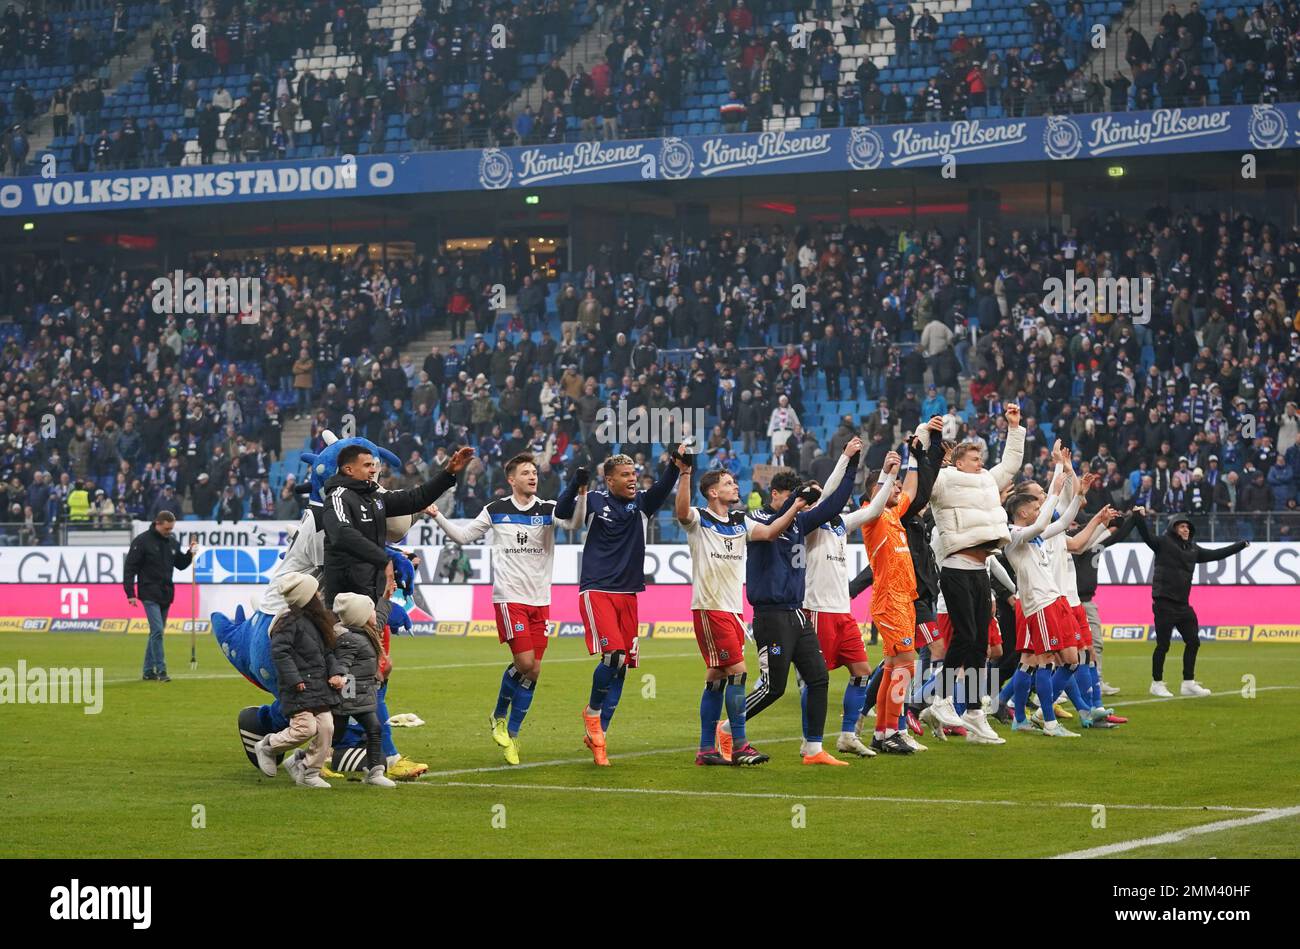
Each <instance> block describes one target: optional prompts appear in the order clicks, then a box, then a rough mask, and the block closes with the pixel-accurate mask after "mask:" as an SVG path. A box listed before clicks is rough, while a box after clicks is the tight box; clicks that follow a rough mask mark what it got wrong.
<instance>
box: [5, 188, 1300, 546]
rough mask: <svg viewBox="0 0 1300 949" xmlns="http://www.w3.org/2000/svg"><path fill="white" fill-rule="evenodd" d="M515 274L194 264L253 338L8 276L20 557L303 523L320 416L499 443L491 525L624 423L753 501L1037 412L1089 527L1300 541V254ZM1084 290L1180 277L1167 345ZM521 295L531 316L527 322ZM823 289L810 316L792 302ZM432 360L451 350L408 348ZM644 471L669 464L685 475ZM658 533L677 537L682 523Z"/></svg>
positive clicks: (1113, 222)
mask: <svg viewBox="0 0 1300 949" xmlns="http://www.w3.org/2000/svg"><path fill="white" fill-rule="evenodd" d="M509 250H510V249H509V248H508V247H507V246H506V245H505V243H504V242H503V241H498V242H496V243H495V244H494V245H493V246H492V247H489V248H488V250H487V251H486V252H485V253H483V254H481V255H477V256H476V255H472V254H464V253H461V252H454V253H451V254H444V255H439V256H437V257H436V258H416V259H413V260H411V261H409V262H402V261H399V262H390V263H388V264H384V263H383V262H381V261H378V260H374V259H371V258H370V257H369V256H367V255H366V253H365V252H364V251H361V252H358V253H357V254H356V255H354V256H353V257H351V258H347V259H344V258H341V257H340V258H337V259H333V260H327V259H324V258H322V257H320V256H319V255H317V256H303V255H295V254H289V253H285V254H281V255H273V256H264V257H262V258H257V259H252V258H250V259H247V260H245V261H242V262H238V261H234V262H232V261H227V262H225V263H221V262H219V261H213V260H212V259H211V258H210V257H208V258H205V259H204V261H202V262H199V261H196V262H194V264H193V266H192V271H193V272H194V273H195V274H198V275H202V276H215V275H218V274H221V275H224V276H248V275H256V276H261V277H262V278H263V285H264V286H265V287H266V291H265V292H264V295H263V314H262V319H261V321H260V323H257V324H252V325H246V324H244V323H242V322H240V320H239V319H237V318H236V317H234V316H216V315H207V316H198V317H184V316H182V317H176V316H170V315H167V314H156V313H155V312H154V310H153V308H152V307H151V306H150V305H149V294H148V292H147V286H146V281H147V280H149V279H152V278H151V276H148V275H145V276H143V277H141V276H137V275H132V274H128V273H125V272H121V271H118V270H116V269H112V268H106V267H95V266H86V265H69V264H65V263H43V264H41V265H39V266H35V267H28V266H19V265H18V264H16V263H8V264H4V265H3V267H2V269H3V271H4V273H3V278H4V279H3V283H2V286H0V313H8V314H12V318H13V322H12V323H5V324H0V334H3V336H4V343H3V349H2V350H0V400H2V401H3V410H2V411H0V415H2V418H0V479H2V480H3V484H2V485H0V500H2V501H3V503H4V505H5V507H4V509H5V510H6V511H7V512H8V520H9V522H10V523H9V524H8V525H7V526H6V528H5V531H6V536H7V537H8V538H9V542H13V541H14V540H16V539H20V538H21V539H26V540H44V541H46V542H48V541H49V540H50V539H51V538H52V537H53V536H54V534H55V532H56V531H57V529H58V528H59V527H60V525H63V524H66V523H68V522H69V520H71V521H73V522H81V523H92V522H95V521H96V519H99V520H110V519H111V517H110V515H109V514H108V511H109V510H110V508H109V505H110V504H111V505H112V508H111V510H112V511H113V512H114V513H115V515H116V516H118V517H120V516H121V514H122V513H123V512H125V513H126V514H129V515H132V516H139V515H141V514H145V513H148V512H150V511H151V510H156V509H158V508H159V507H163V506H179V505H180V503H181V502H180V501H179V500H178V497H183V498H184V502H185V508H184V509H185V511H186V512H187V513H194V514H197V515H202V516H212V515H213V514H214V513H215V515H216V516H219V517H221V518H223V519H226V520H232V519H238V518H247V517H271V516H280V517H283V516H286V515H289V516H292V515H293V513H294V512H296V511H297V510H298V504H299V503H300V501H299V499H298V498H297V497H296V496H295V495H294V494H293V492H292V490H288V491H286V490H284V487H285V484H286V483H287V479H288V476H289V475H290V474H292V473H294V472H296V471H297V452H298V451H300V450H302V449H304V448H305V447H306V444H294V445H282V444H281V443H280V433H281V431H282V430H283V427H284V424H285V420H286V419H288V418H289V417H290V415H291V414H293V415H308V416H310V417H311V419H312V423H313V424H312V429H311V436H310V438H311V440H310V441H309V442H308V443H309V444H313V445H314V446H315V447H320V444H321V443H320V441H319V438H320V432H321V431H322V430H323V429H324V428H326V427H329V426H334V427H337V426H338V425H339V424H340V421H341V419H342V417H343V416H344V415H345V414H351V415H353V416H354V418H355V420H356V425H357V431H358V433H361V434H365V435H367V436H368V437H371V438H372V439H374V440H376V441H379V442H382V443H385V444H388V445H392V446H395V447H396V451H397V454H398V455H399V457H402V458H406V459H409V460H410V464H409V465H407V466H406V467H405V469H404V470H403V471H402V472H397V473H394V477H395V478H396V479H397V481H398V482H399V483H406V482H407V481H409V480H411V479H414V478H416V477H420V476H423V474H424V473H425V472H426V471H427V470H428V467H429V466H431V465H437V464H439V463H440V462H441V460H442V459H444V458H445V457H446V450H447V448H448V447H451V446H454V445H455V444H457V443H461V442H464V441H468V442H470V443H471V444H474V445H475V446H476V447H477V449H478V452H479V456H480V459H481V460H480V461H479V462H477V463H476V466H478V467H477V468H476V470H475V471H474V478H473V479H469V478H467V479H466V480H465V482H464V483H463V485H462V488H461V489H460V492H459V495H458V498H457V501H456V505H455V510H456V512H457V513H458V514H460V515H462V516H472V515H473V514H474V513H476V512H477V510H478V509H479V507H481V505H482V504H483V503H485V501H487V500H490V499H491V498H492V497H493V496H494V495H497V494H499V493H501V492H502V491H504V481H503V477H502V471H501V464H502V463H503V461H504V460H505V459H507V458H509V457H510V456H511V455H512V454H514V453H515V452H517V451H519V450H522V449H525V448H528V449H531V450H533V451H535V452H536V453H538V454H539V455H541V456H542V457H543V458H544V459H545V460H546V462H547V464H546V467H547V471H545V472H544V479H543V481H544V484H543V490H544V492H545V491H547V490H550V489H553V488H554V487H555V482H556V481H557V480H558V478H559V477H560V475H561V473H562V472H563V470H564V469H566V468H570V467H571V466H573V465H583V464H590V463H591V462H592V461H593V459H599V458H600V457H602V456H603V455H604V453H605V452H606V451H607V450H608V446H607V445H604V444H597V443H596V442H595V438H594V431H593V430H594V427H595V424H596V420H597V413H598V412H599V410H600V409H601V408H602V407H604V406H611V407H613V406H616V405H617V403H618V402H619V401H620V400H626V403H627V407H628V409H629V410H631V411H633V412H634V413H635V412H637V411H638V410H639V409H640V408H642V407H644V408H647V409H652V408H669V407H678V408H690V409H700V410H702V411H703V413H704V415H705V419H706V424H705V430H704V431H701V432H700V433H699V434H700V436H701V440H702V441H703V442H704V447H705V448H706V449H707V451H708V453H707V454H706V455H704V456H703V458H702V465H701V467H708V466H725V467H727V468H729V469H731V470H733V471H735V472H737V473H738V474H739V475H740V477H741V479H742V481H743V482H744V483H745V484H749V483H751V482H753V481H754V480H755V476H756V474H758V473H759V467H758V466H762V465H767V464H784V465H789V466H791V467H794V468H796V469H798V470H799V471H801V472H802V473H804V474H805V475H820V476H822V477H824V476H825V470H826V468H827V466H828V465H829V464H831V463H832V462H833V459H834V456H835V455H836V453H837V452H838V450H839V448H840V446H841V445H842V444H843V442H844V441H845V440H846V439H847V438H848V437H849V435H850V433H851V432H852V431H855V430H859V431H863V432H865V433H866V436H867V439H868V447H867V462H868V467H873V466H877V465H879V463H880V461H881V459H882V458H883V456H884V453H885V452H886V451H887V450H888V449H889V448H891V447H894V446H896V445H897V443H898V440H899V439H900V437H901V436H902V434H903V433H904V432H906V431H908V430H910V429H911V428H912V427H913V426H914V425H916V424H917V423H918V422H919V421H920V420H923V419H926V418H929V417H931V416H932V415H936V414H937V415H943V416H945V422H946V426H947V431H946V435H947V436H948V437H950V438H954V439H956V438H970V439H975V440H978V441H981V442H982V443H983V444H984V445H985V446H986V447H987V451H988V456H989V458H990V459H996V458H997V457H999V456H1000V451H1001V443H1002V438H1003V431H1004V421H1003V420H1002V418H1001V409H1002V406H1003V405H1004V404H1005V403H1006V402H1007V401H1008V400H1011V399H1015V400H1017V401H1019V402H1020V403H1021V404H1022V406H1024V410H1025V415H1026V419H1027V425H1028V428H1029V438H1028V448H1027V455H1026V458H1027V459H1028V461H1027V465H1028V466H1031V467H1032V468H1033V469H1034V470H1035V471H1036V472H1038V473H1039V474H1041V472H1042V469H1043V468H1044V466H1046V464H1047V458H1048V451H1049V449H1050V447H1051V444H1052V441H1053V439H1054V438H1061V439H1062V440H1063V441H1064V442H1065V443H1066V444H1069V445H1071V446H1072V447H1073V448H1074V450H1075V452H1076V454H1077V455H1078V456H1079V457H1081V458H1082V459H1084V460H1085V461H1086V462H1087V463H1088V465H1089V466H1090V467H1091V468H1092V469H1094V470H1097V471H1099V472H1101V473H1102V474H1103V475H1105V481H1104V483H1103V484H1102V485H1101V486H1099V487H1098V488H1097V489H1096V491H1095V492H1094V496H1092V497H1090V498H1089V508H1093V507H1096V506H1099V505H1100V504H1103V503H1107V502H1110V503H1114V504H1116V505H1117V506H1120V507H1128V506H1131V505H1133V504H1137V503H1141V504H1144V505H1146V506H1149V507H1151V508H1152V509H1153V510H1156V511H1161V512H1166V513H1168V512H1172V511H1186V512H1189V513H1191V514H1193V515H1194V516H1196V517H1198V518H1201V519H1203V521H1204V520H1207V519H1208V521H1209V522H1208V524H1206V525H1204V526H1208V527H1209V528H1210V531H1211V532H1213V531H1216V530H1217V531H1218V533H1219V534H1221V535H1222V534H1225V533H1226V534H1228V536H1243V537H1249V536H1254V537H1257V538H1260V539H1262V538H1263V536H1264V535H1265V533H1267V534H1268V536H1270V537H1279V536H1294V535H1295V534H1296V533H1297V530H1298V529H1300V521H1298V520H1297V518H1300V511H1298V510H1297V500H1296V498H1297V489H1300V416H1298V415H1297V413H1296V404H1297V403H1300V370H1298V369H1297V366H1300V299H1297V282H1296V278H1297V267H1298V266H1300V232H1297V231H1295V230H1289V231H1288V230H1282V229H1280V228H1279V227H1278V226H1276V225H1275V224H1271V223H1267V222H1264V221H1258V220H1254V219H1251V218H1248V217H1241V216H1239V217H1236V218H1233V217H1230V216H1229V215H1227V214H1226V213H1223V214H1213V213H1204V214H1194V213H1191V212H1188V211H1183V212H1179V213H1174V212H1171V211H1169V210H1167V209H1161V208H1153V209H1152V210H1151V211H1150V212H1149V213H1148V214H1147V215H1146V216H1145V217H1143V218H1140V219H1139V218H1127V219H1126V218H1121V217H1119V216H1118V215H1110V216H1106V217H1098V218H1095V219H1090V220H1086V221H1083V222H1081V223H1080V224H1079V225H1078V227H1077V228H1076V229H1075V230H1073V231H1071V232H1070V233H1068V234H1064V235H1060V234H1048V233H1034V232H1022V231H1009V232H1004V233H1002V234H996V235H989V236H988V239H987V242H986V243H985V246H983V247H980V248H978V249H977V248H975V247H973V246H971V244H970V240H969V238H968V237H967V236H966V235H965V234H964V233H961V232H951V233H940V232H939V231H937V230H934V231H930V232H928V233H925V234H921V233H914V232H910V231H906V230H903V231H893V232H886V231H884V230H881V229H880V228H878V227H872V228H870V229H866V228H864V227H863V226H862V225H861V224H859V223H857V222H853V223H849V224H847V225H844V224H833V223H826V224H822V225H820V226H819V227H818V229H817V230H815V231H811V230H807V229H800V230H798V231H796V232H794V233H788V232H784V231H782V230H781V229H779V228H777V229H774V230H771V231H754V232H745V233H739V234H738V233H735V232H730V231H728V232H722V233H715V234H714V235H713V236H712V237H711V238H709V239H708V240H704V241H701V242H700V243H699V244H698V245H687V246H678V245H676V244H673V243H671V242H666V243H665V242H658V241H656V242H654V243H653V244H650V245H647V246H645V247H644V248H641V250H640V253H635V251H634V249H632V248H631V247H630V244H629V243H627V242H625V243H624V244H623V246H622V247H621V248H618V249H614V248H610V247H606V248H603V249H602V250H601V251H600V252H599V253H597V254H596V255H595V256H594V259H592V260H589V261H586V262H584V264H583V266H582V267H581V268H579V269H576V270H575V271H573V272H569V273H558V274H551V275H545V274H542V273H540V272H536V271H534V272H531V273H530V272H529V270H528V268H527V267H522V266H519V265H518V263H516V262H515V261H516V260H517V258H516V257H514V256H512V254H511V253H510V252H509ZM1067 270H1073V271H1074V272H1075V273H1076V274H1078V275H1081V276H1086V275H1106V274H1110V275H1120V276H1135V277H1136V276H1142V275H1148V274H1149V275H1152V276H1153V277H1154V278H1155V286H1156V290H1155V298H1154V305H1153V308H1152V319H1151V322H1150V323H1149V324H1142V323H1140V322H1139V323H1138V324H1136V325H1135V324H1134V323H1133V322H1132V320H1131V319H1130V318H1129V317H1128V316H1126V315H1124V314H1115V313H1108V312H1103V311H1097V312H1092V313H1085V314H1076V315H1071V314H1062V315H1058V316H1049V315H1048V314H1047V313H1046V312H1045V311H1044V310H1043V308H1042V305H1041V304H1042V291H1043V281H1044V280H1046V279H1047V278H1048V277H1053V276H1055V277H1061V276H1063V275H1064V274H1065V272H1066V271H1067ZM494 279H505V280H506V281H507V282H508V284H509V287H510V289H511V290H512V291H513V302H512V304H511V305H510V306H508V307H507V308H505V309H502V310H496V309H493V308H492V306H491V303H492V300H491V296H492V294H491V293H490V289H491V288H490V284H489V280H494ZM796 284H802V285H803V286H805V287H806V288H807V290H808V294H807V302H808V306H807V307H806V308H804V309H797V308H793V307H792V306H791V302H792V299H793V295H792V292H791V291H792V289H793V288H794V287H795V285H796ZM432 331H437V332H438V333H439V334H440V335H437V336H434V335H429V334H430V333H431V332H432ZM447 331H450V333H449V334H448V332H447ZM429 339H442V340H447V339H450V340H452V343H450V344H444V345H441V346H440V347H439V348H438V349H436V350H429V351H428V352H427V355H426V356H424V357H422V358H421V357H418V356H417V357H415V358H411V357H409V356H407V357H404V356H401V355H399V354H400V353H402V351H403V350H404V349H406V350H407V351H408V352H409V349H410V346H411V345H412V344H413V343H415V342H416V341H421V340H423V341H425V342H426V343H427V341H428V340H429ZM344 354H352V355H351V356H345V355H344ZM787 403H788V404H787ZM1073 406H1077V407H1078V408H1077V410H1076V409H1075V408H1073ZM47 419H53V421H54V430H53V432H49V431H46V432H44V434H47V435H49V436H50V440H52V441H53V444H52V445H50V444H49V440H43V439H42V434H43V431H42V426H43V423H44V422H45V421H46V420H47ZM621 447H622V448H623V450H625V451H628V452H629V453H631V454H633V455H634V457H638V459H639V460H640V462H641V463H642V464H644V465H647V466H653V465H654V463H655V461H656V459H657V457H658V452H659V451H660V450H662V446H658V445H656V444H654V443H653V442H649V441H647V442H645V443H642V444H637V445H627V444H624V445H622V446H621ZM204 473H206V474H207V476H208V477H207V479H206V480H204V479H202V478H201V475H202V474H204ZM759 480H761V479H759ZM169 485H170V486H171V488H172V489H173V491H174V492H175V493H174V494H171V493H167V492H168V486H169ZM100 491H102V492H103V495H102V497H101V496H100V495H99V492H100ZM78 492H84V493H81V494H79V493H78ZM1226 515H1235V516H1233V517H1232V519H1231V521H1219V520H1217V519H1218V518H1221V517H1223V516H1226ZM1216 524H1217V525H1218V526H1217V527H1216V526H1215V525H1216ZM654 530H655V531H656V532H657V536H659V537H660V538H661V539H663V540H666V541H668V540H673V539H676V538H677V536H678V535H677V528H676V525H675V524H673V523H672V522H671V521H670V519H669V518H667V517H666V516H664V517H661V518H660V519H659V521H658V522H657V523H656V524H655V525H654Z"/></svg>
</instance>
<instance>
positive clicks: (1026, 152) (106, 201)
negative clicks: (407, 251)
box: [0, 105, 1300, 215]
mask: <svg viewBox="0 0 1300 949" xmlns="http://www.w3.org/2000/svg"><path fill="white" fill-rule="evenodd" d="M1297 117H1298V116H1297V112H1296V111H1295V110H1293V109H1292V110H1289V111H1283V110H1282V109H1281V108H1280V107H1278V106H1274V105H1256V106H1229V107H1223V108H1195V109H1159V110H1156V111H1153V112H1133V113H1125V114H1123V115H1095V116H1070V115H1060V116H1055V115H1052V116H1034V117H1029V118H1007V119H969V120H963V121H958V122H929V123H919V124H914V125H906V126H887V125H879V126H870V127H867V126H863V127H858V128H837V129H809V130H806V131H799V130H791V131H768V132H746V133H736V134H728V135H701V136H690V137H682V138H661V139H647V140H641V141H629V142H583V143H579V144H561V145H541V146H527V147H514V148H485V149H478V150H470V149H463V150H456V151H443V152H413V153H409V154H402V155H400V156H396V157H394V156H391V155H359V156H356V157H355V158H353V157H352V156H346V155H345V156H343V157H342V158H323V159H316V160H312V161H286V162H262V163H250V164H244V165H226V166H217V167H214V168H212V169H210V170H202V169H192V168H186V169H184V170H182V169H166V170H161V169H160V170H158V171H156V172H150V173H142V172H84V173H80V174H65V175H60V176H59V177H58V178H57V179H55V180H45V179H43V178H37V177H28V178H16V179H5V180H3V181H0V214H7V215H18V214H39V213H42V212H44V213H57V212H65V211H77V210H84V209H87V208H95V209H97V210H107V209H119V208H141V207H176V206H181V205H201V204H224V203H232V202H245V201H259V200H286V199H304V200H306V199H314V198H336V197H348V196H357V197H374V196H380V195H389V194H432V193H438V192H449V191H484V190H489V191H490V190H500V189H505V188H518V187H535V186H541V187H545V186H550V185H553V186H557V187H560V186H564V185H572V184H576V183H584V184H585V183H599V184H615V183H619V182H635V181H642V180H662V181H686V180H696V181H703V180H707V179H711V178H715V177H717V176H728V175H731V176H740V175H762V174H776V173H797V174H819V173H833V172H846V171H871V170H875V169H879V168H884V169H888V168H903V167H920V166H933V165H939V164H940V163H941V162H943V161H945V159H950V158H951V156H954V155H959V154H964V155H966V158H965V161H967V162H970V163H974V164H986V163H994V162H1042V161H1044V160H1049V159H1050V160H1052V161H1069V160H1074V159H1088V158H1095V157H1099V156H1104V155H1107V154H1110V153H1113V152H1122V153H1124V154H1125V155H1126V156H1141V155H1167V154H1183V153H1186V152H1187V151H1188V150H1189V149H1195V150H1196V151H1198V152H1205V151H1236V152H1247V151H1251V150H1255V149H1281V148H1285V147H1291V148H1295V147H1300V140H1297V139H1296V138H1295V136H1294V135H1293V132H1294V131H1295V130H1296V128H1297ZM1295 134H1300V132H1295ZM36 157H37V158H38V159H39V157H40V156H39V155H38V156H36Z"/></svg>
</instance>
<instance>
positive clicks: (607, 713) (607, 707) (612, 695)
mask: <svg viewBox="0 0 1300 949" xmlns="http://www.w3.org/2000/svg"><path fill="white" fill-rule="evenodd" d="M626 678H627V667H626V666H623V667H622V668H620V669H619V670H618V671H617V672H616V673H614V680H613V681H612V682H610V684H609V691H608V692H607V693H606V694H605V703H604V704H603V705H602V706H601V707H600V727H601V728H602V729H604V730H605V731H609V722H610V719H612V718H613V717H614V710H615V709H617V708H618V700H619V699H620V698H621V697H622V695H623V681H624V680H625V679H626Z"/></svg>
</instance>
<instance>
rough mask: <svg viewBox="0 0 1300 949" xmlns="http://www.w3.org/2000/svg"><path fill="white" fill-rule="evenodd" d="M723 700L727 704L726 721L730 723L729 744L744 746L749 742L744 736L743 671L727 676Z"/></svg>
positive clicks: (737, 746) (735, 746) (736, 746)
mask: <svg viewBox="0 0 1300 949" xmlns="http://www.w3.org/2000/svg"><path fill="white" fill-rule="evenodd" d="M723 701H724V702H725V703H726V706H727V722H728V724H729V725H730V729H729V730H730V732H731V746H732V747H733V748H744V747H745V745H747V744H749V741H748V739H746V738H745V673H743V672H741V673H738V674H736V675H731V676H727V688H726V690H725V691H724V692H723Z"/></svg>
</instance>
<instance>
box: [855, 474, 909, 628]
mask: <svg viewBox="0 0 1300 949" xmlns="http://www.w3.org/2000/svg"><path fill="white" fill-rule="evenodd" d="M911 503H912V499H911V498H910V497H908V496H907V494H905V493H904V494H900V495H899V496H898V504H896V505H895V506H894V507H887V508H885V513H884V514H881V515H880V517H878V518H876V519H875V520H874V521H872V522H871V523H870V524H864V525H863V527H862V540H863V543H865V544H866V545H867V560H868V562H870V564H871V572H872V573H873V574H874V575H875V580H874V581H873V582H872V585H871V618H872V619H873V620H874V621H875V622H876V625H877V626H881V625H884V626H890V627H892V628H894V629H896V630H907V631H909V632H910V630H911V628H912V627H913V626H914V625H915V623H916V620H915V616H916V614H915V612H914V608H913V605H912V604H913V602H914V601H915V600H916V573H915V571H914V570H913V568H912V553H911V550H910V549H909V548H908V546H907V533H906V532H905V531H904V530H903V525H902V523H901V522H900V520H899V519H900V518H901V517H902V516H903V515H904V514H906V513H907V508H908V505H909V504H911Z"/></svg>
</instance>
